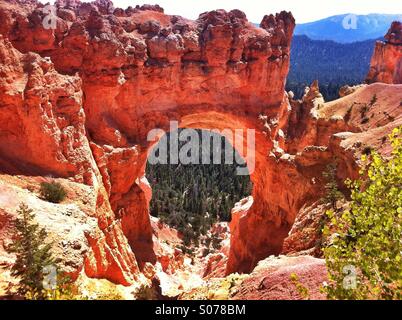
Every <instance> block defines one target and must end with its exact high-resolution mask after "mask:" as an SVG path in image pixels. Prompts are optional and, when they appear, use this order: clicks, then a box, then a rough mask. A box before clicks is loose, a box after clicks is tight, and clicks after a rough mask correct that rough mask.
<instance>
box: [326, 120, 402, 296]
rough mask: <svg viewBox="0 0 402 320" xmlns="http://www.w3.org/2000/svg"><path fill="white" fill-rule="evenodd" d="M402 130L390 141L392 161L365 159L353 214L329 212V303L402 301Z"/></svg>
mask: <svg viewBox="0 0 402 320" xmlns="http://www.w3.org/2000/svg"><path fill="white" fill-rule="evenodd" d="M401 134H402V128H399V129H395V130H394V131H393V133H392V134H391V136H390V139H391V144H392V148H393V151H392V157H391V158H390V159H389V160H385V159H383V158H382V157H381V156H380V155H379V154H377V153H376V152H372V153H371V156H369V157H367V156H363V157H362V161H363V162H364V163H366V164H367V166H366V168H365V169H363V170H362V171H361V174H362V176H364V178H362V179H361V180H358V181H355V182H351V181H348V182H347V184H348V186H349V188H350V190H351V202H350V209H349V210H347V211H344V212H343V213H340V214H337V213H335V212H334V211H329V212H328V213H327V214H328V216H329V218H330V221H331V225H330V226H326V227H325V228H324V235H327V236H330V237H331V238H330V243H331V244H330V245H329V246H328V247H327V248H325V249H324V255H325V259H326V263H327V268H328V273H329V280H330V281H329V284H328V285H327V286H326V287H325V288H324V290H325V291H326V293H327V295H328V298H330V299H401V298H402V240H401V235H402V227H401V225H402V224H401V223H402V138H401Z"/></svg>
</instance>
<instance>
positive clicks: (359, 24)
mask: <svg viewBox="0 0 402 320" xmlns="http://www.w3.org/2000/svg"><path fill="white" fill-rule="evenodd" d="M354 16H355V17H356V19H355V20H354V17H353V16H352V14H342V15H336V16H332V17H328V18H325V19H321V20H318V21H314V22H309V23H302V24H298V25H296V29H295V35H306V36H308V37H309V38H310V39H312V40H332V41H335V42H339V43H351V42H356V41H365V40H369V39H377V38H380V37H382V36H384V35H385V34H386V32H387V30H388V28H389V26H390V25H391V23H392V22H393V21H402V14H378V13H373V14H368V15H354ZM354 22H355V23H354Z"/></svg>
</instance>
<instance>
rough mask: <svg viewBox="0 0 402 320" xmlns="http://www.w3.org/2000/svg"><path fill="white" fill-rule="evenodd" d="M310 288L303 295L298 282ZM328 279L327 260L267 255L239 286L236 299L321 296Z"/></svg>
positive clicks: (289, 298)
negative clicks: (293, 280) (270, 256)
mask: <svg viewBox="0 0 402 320" xmlns="http://www.w3.org/2000/svg"><path fill="white" fill-rule="evenodd" d="M292 275H296V276H297V279H298V280H297V284H301V285H302V286H303V287H304V288H306V289H307V291H308V294H307V295H308V296H307V297H306V296H301V295H300V292H299V290H298V289H297V284H296V283H293V282H292V281H291V277H292ZM325 281H327V270H326V267H325V261H324V260H322V259H316V258H312V257H309V256H301V257H284V256H281V257H279V258H268V259H265V260H263V261H261V262H260V263H259V264H258V266H257V267H256V268H255V269H254V270H253V272H252V273H251V274H250V276H249V277H248V278H246V279H245V280H244V281H243V282H242V283H241V284H240V285H239V286H238V287H237V288H236V293H235V294H234V296H233V299H234V300H303V299H308V300H322V299H325V294H323V293H322V292H321V287H322V286H323V283H324V282H325Z"/></svg>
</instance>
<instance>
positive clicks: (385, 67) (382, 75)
mask: <svg viewBox="0 0 402 320" xmlns="http://www.w3.org/2000/svg"><path fill="white" fill-rule="evenodd" d="M385 40H386V41H385V42H383V41H377V43H376V47H375V50H374V54H373V57H372V58H371V65H370V72H369V74H368V76H367V79H366V82H367V83H373V82H384V83H394V84H402V22H398V21H395V22H393V23H392V25H391V28H390V29H389V31H388V33H387V34H386V35H385Z"/></svg>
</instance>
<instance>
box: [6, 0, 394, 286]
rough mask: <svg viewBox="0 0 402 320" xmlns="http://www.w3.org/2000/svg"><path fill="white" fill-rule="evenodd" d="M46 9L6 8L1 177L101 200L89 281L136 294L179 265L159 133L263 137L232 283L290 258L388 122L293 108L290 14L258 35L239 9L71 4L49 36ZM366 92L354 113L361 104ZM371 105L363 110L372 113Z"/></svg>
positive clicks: (310, 106) (61, 7)
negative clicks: (153, 216)
mask: <svg viewBox="0 0 402 320" xmlns="http://www.w3.org/2000/svg"><path fill="white" fill-rule="evenodd" d="M43 7H44V5H43V4H40V3H38V2H36V1H35V0H29V1H24V2H20V1H17V0H13V1H4V0H0V17H1V21H2V24H1V25H0V35H1V39H0V74H1V75H2V77H1V78H0V127H1V134H0V142H1V144H0V170H1V172H2V173H6V174H12V175H15V174H20V175H25V176H31V175H39V176H47V175H52V176H54V177H57V178H64V179H69V180H71V181H74V182H77V183H80V184H85V185H87V186H88V187H90V188H91V190H92V192H93V194H94V195H95V196H94V199H95V203H94V205H93V206H92V207H91V208H90V209H88V210H86V211H85V212H86V213H87V214H88V215H90V216H93V217H96V218H97V222H98V223H97V224H98V225H97V227H96V228H94V232H91V233H89V234H86V239H87V242H88V247H89V248H90V249H89V251H88V253H87V254H86V256H85V262H84V267H85V268H84V269H85V272H86V274H87V275H88V276H90V277H95V278H106V279H109V280H111V281H113V282H115V283H121V284H125V285H128V284H130V283H132V282H133V281H134V279H135V277H136V275H137V274H138V272H139V271H138V265H139V267H140V268H144V267H145V266H146V265H147V263H148V262H150V263H155V262H156V261H158V260H159V262H162V264H163V265H166V263H165V262H166V261H165V260H166V257H165V256H164V255H162V256H161V255H158V252H157V250H155V248H156V247H157V246H155V243H154V242H155V240H156V241H157V239H156V238H155V237H154V234H153V229H152V225H151V221H150V217H149V213H148V208H149V201H150V188H149V186H148V184H147V181H146V178H145V177H144V172H145V166H146V161H147V155H148V152H149V151H150V148H151V147H152V146H153V145H154V143H155V142H149V141H147V139H146V138H147V134H148V132H149V131H150V130H151V129H154V128H161V129H164V130H169V121H171V120H176V121H178V122H179V126H180V127H190V128H201V129H219V130H222V129H232V130H236V129H243V130H245V129H255V130H256V150H255V152H256V154H255V171H254V172H253V173H252V175H251V179H252V181H253V183H254V190H253V202H252V203H250V206H244V208H242V210H239V211H238V213H237V214H235V216H234V219H233V222H232V223H231V232H232V236H231V244H230V253H229V260H228V263H227V268H226V272H227V273H230V272H234V271H240V272H249V271H251V270H252V269H253V267H254V266H255V265H256V264H257V263H258V261H260V260H261V259H264V258H266V257H267V256H269V255H271V254H279V253H280V252H281V251H282V248H283V242H284V239H285V238H286V237H287V236H288V234H289V231H290V230H291V228H292V225H293V223H294V221H295V219H296V218H297V216H298V214H299V212H300V210H301V209H302V208H305V207H306V206H309V205H311V204H313V203H315V202H316V201H317V200H318V199H320V197H322V195H323V192H324V190H323V185H324V183H325V181H324V180H323V178H322V176H321V172H323V171H324V170H325V167H326V165H327V164H328V163H329V162H331V161H332V160H333V158H334V157H339V158H340V160H341V161H340V162H339V168H340V169H341V170H340V172H341V173H340V177H338V178H339V179H340V180H341V179H342V178H343V176H342V175H346V174H348V175H349V174H350V175H352V174H353V173H355V172H356V168H357V166H356V165H355V161H354V153H353V151H354V150H352V151H350V150H349V149H348V148H349V142H351V141H354V140H356V139H358V138H357V137H358V135H359V134H360V135H363V136H364V131H367V130H369V129H372V128H373V127H374V126H375V125H376V123H374V122H372V120H370V119H371V118H370V119H369V121H368V122H366V123H365V124H359V125H358V123H357V122H358V118H357V115H356V114H355V113H354V112H355V111H353V110H352V111H351V114H349V110H346V111H345V114H344V117H339V116H338V115H337V114H336V113H337V112H338V109H336V108H334V105H333V104H325V103H324V101H323V99H322V96H321V95H320V94H319V92H318V86H317V84H314V85H312V86H311V88H309V89H308V91H307V92H306V95H305V97H304V98H303V100H302V101H291V102H290V103H289V99H288V96H287V94H285V92H284V85H285V79H286V75H287V72H288V68H289V51H290V42H291V37H292V32H293V28H294V19H293V17H292V15H291V14H290V13H286V12H282V13H280V14H277V15H275V16H274V15H270V16H265V17H264V19H263V21H262V23H261V28H256V27H255V26H253V25H252V24H251V23H249V22H248V21H247V18H246V17H245V15H244V13H242V12H241V11H238V10H233V11H231V12H226V11H224V10H217V11H212V12H207V13H203V14H202V15H200V17H199V18H198V19H197V20H196V21H190V20H187V19H184V18H182V17H179V16H168V15H165V14H164V13H163V10H162V9H161V8H160V7H157V6H142V7H136V8H128V9H126V10H123V9H119V8H116V9H114V8H113V6H112V3H111V2H110V1H107V0H102V1H101V0H98V1H95V2H93V3H81V2H79V1H75V0H74V1H68V0H63V1H58V2H57V3H56V7H57V17H52V19H55V22H56V24H55V26H56V28H55V29H54V30H53V29H45V28H44V27H43V19H44V18H45V17H46V13H44V12H43ZM368 88H369V89H367V90H369V91H368V92H369V93H370V94H371V93H372V92H376V93H377V94H378V95H380V92H384V95H385V94H386V93H385V91H386V90H385V89H384V91H381V90H382V89H381V88H380V87H379V86H377V85H374V86H369V87H368ZM373 88H374V89H373ZM380 89H381V90H380ZM399 89H400V88H399ZM361 90H362V89H359V90H357V91H356V92H355V93H354V94H351V95H349V96H346V97H344V98H343V99H344V100H342V101H347V102H348V103H350V104H352V101H351V100H350V99H360V98H359V97H360V96H359V94H360V92H361ZM376 90H378V91H376ZM397 92H399V95H398V94H396V95H395V97H396V99H400V90H399V91H397ZM369 93H368V94H367V96H363V98H362V100H363V101H362V102H361V103H369V101H370V99H371V98H372V96H370V97H369V96H368V95H369ZM384 101H385V100H384ZM387 103H391V102H390V101H387ZM356 108H357V109H358V108H362V106H358V107H356ZM356 108H355V109H356ZM377 108H378V109H377ZM392 110H393V111H391V109H390V110H389V117H388V118H382V120H381V121H382V122H381V123H380V126H382V127H383V128H384V129H383V131H384V132H387V131H389V130H391V129H392V127H393V126H396V125H397V124H398V121H399V120H400V117H399V115H400V112H399V111H398V110H399V109H392ZM375 111H378V112H380V111H381V106H373V108H372V110H371V112H373V114H374V113H375ZM356 112H357V111H356ZM334 115H335V116H334ZM395 116H398V118H397V119H396V118H395ZM348 117H349V118H348ZM347 118H348V119H347ZM379 118H380V116H379V115H374V116H373V118H372V119H373V121H374V120H375V119H379ZM379 121H380V120H379ZM373 130H374V129H373ZM344 131H350V132H349V133H348V134H342V135H334V134H337V133H339V132H344ZM352 132H355V134H353V133H352ZM370 137H371V138H370V139H371V140H370V139H368V138H367V141H369V143H372V142H373V141H372V140H373V136H372V135H371V136H370ZM243 155H244V156H246V154H245V153H244V154H243ZM243 209H244V210H243ZM78 269H79V268H78Z"/></svg>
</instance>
